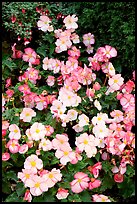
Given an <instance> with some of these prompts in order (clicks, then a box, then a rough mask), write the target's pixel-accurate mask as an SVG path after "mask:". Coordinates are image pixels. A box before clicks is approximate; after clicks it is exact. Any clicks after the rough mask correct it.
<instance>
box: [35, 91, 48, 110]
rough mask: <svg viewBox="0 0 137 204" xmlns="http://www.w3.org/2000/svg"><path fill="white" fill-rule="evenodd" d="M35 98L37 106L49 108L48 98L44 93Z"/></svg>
mask: <svg viewBox="0 0 137 204" xmlns="http://www.w3.org/2000/svg"><path fill="white" fill-rule="evenodd" d="M34 100H35V103H36V108H37V109H38V110H43V109H44V108H47V99H46V97H44V96H42V94H41V95H39V96H36V97H35V98H34Z"/></svg>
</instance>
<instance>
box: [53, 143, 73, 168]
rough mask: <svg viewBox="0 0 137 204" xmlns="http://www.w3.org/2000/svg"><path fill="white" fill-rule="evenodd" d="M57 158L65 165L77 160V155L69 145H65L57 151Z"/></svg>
mask: <svg viewBox="0 0 137 204" xmlns="http://www.w3.org/2000/svg"><path fill="white" fill-rule="evenodd" d="M55 156H56V157H57V158H58V159H60V163H61V164H63V165H66V164H67V163H68V162H70V161H71V160H73V159H75V153H74V152H72V148H71V147H70V146H69V145H66V146H65V145H63V146H62V147H61V148H60V149H57V150H56V152H55Z"/></svg>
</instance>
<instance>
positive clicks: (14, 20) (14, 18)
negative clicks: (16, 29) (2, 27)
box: [11, 15, 17, 23]
mask: <svg viewBox="0 0 137 204" xmlns="http://www.w3.org/2000/svg"><path fill="white" fill-rule="evenodd" d="M16 20H17V18H16V16H14V15H12V16H11V22H12V23H15V22H16Z"/></svg>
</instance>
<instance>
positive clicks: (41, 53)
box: [36, 45, 46, 57]
mask: <svg viewBox="0 0 137 204" xmlns="http://www.w3.org/2000/svg"><path fill="white" fill-rule="evenodd" d="M36 52H37V53H38V54H40V55H42V56H43V57H45V56H46V46H45V45H43V46H41V47H38V49H37V51H36Z"/></svg>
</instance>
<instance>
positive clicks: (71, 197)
mask: <svg viewBox="0 0 137 204" xmlns="http://www.w3.org/2000/svg"><path fill="white" fill-rule="evenodd" d="M68 200H69V201H70V202H81V201H82V200H81V198H80V195H78V194H74V195H69V196H68Z"/></svg>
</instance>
